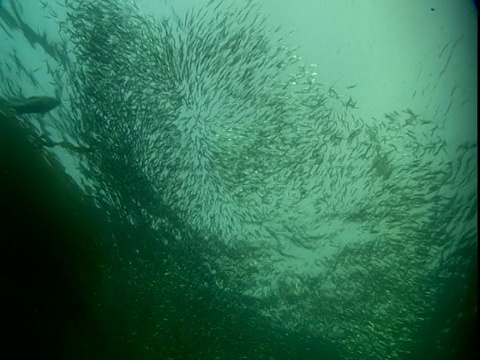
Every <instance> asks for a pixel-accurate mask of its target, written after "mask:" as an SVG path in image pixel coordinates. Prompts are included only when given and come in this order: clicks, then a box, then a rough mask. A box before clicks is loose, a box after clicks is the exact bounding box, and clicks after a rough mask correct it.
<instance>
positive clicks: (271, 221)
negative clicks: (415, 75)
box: [63, 0, 477, 359]
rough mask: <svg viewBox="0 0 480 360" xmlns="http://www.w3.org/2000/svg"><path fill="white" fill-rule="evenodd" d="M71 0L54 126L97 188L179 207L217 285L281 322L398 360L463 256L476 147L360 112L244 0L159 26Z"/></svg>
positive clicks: (163, 220)
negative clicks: (64, 86)
mask: <svg viewBox="0 0 480 360" xmlns="http://www.w3.org/2000/svg"><path fill="white" fill-rule="evenodd" d="M228 4H230V3H228ZM67 10H68V19H67V21H66V23H65V24H64V26H63V29H64V31H66V33H67V35H68V37H69V39H71V41H72V42H73V46H72V53H71V59H70V61H68V62H65V64H64V65H65V66H66V68H65V71H66V73H67V75H68V76H67V79H68V81H69V85H70V87H69V90H68V91H69V95H68V96H69V98H70V103H71V104H74V105H72V109H71V110H72V113H71V115H70V118H71V121H70V125H69V126H66V131H70V132H71V133H72V136H76V137H80V138H81V139H82V142H84V143H86V144H88V145H89V147H90V148H93V149H96V151H93V152H92V153H91V154H88V156H87V157H88V159H89V162H90V164H91V166H92V167H93V168H96V169H98V174H99V175H98V177H99V178H100V179H102V180H101V181H99V182H98V184H102V185H98V186H100V190H98V194H113V195H110V197H109V198H108V200H105V201H109V202H111V203H113V204H115V205H116V206H117V207H118V208H122V209H125V214H126V216H127V217H128V216H132V214H133V213H135V214H143V215H142V216H143V218H144V220H145V219H146V220H145V221H146V223H148V224H149V225H148V226H150V227H151V228H153V229H161V228H163V227H165V226H167V223H168V222H169V221H170V220H169V219H170V218H169V217H168V216H167V215H165V214H166V213H167V212H170V213H173V214H175V217H176V219H178V220H179V221H180V223H181V224H182V226H184V227H188V228H191V229H193V230H194V231H195V233H196V234H197V235H198V236H197V237H196V238H186V236H185V235H182V230H181V226H177V225H176V227H177V229H176V230H177V231H178V240H179V241H180V239H181V240H182V241H192V242H193V241H195V242H201V243H202V247H203V250H204V252H203V253H202V254H201V256H202V257H203V259H204V263H205V264H207V265H206V266H207V267H208V268H209V269H210V270H211V273H212V274H213V275H214V276H215V277H217V280H216V281H215V286H216V287H218V291H219V292H233V293H236V294H241V296H242V297H243V298H244V299H249V302H248V304H250V305H249V306H252V308H254V309H255V311H256V312H257V313H258V314H259V315H261V316H263V317H264V318H266V319H268V320H269V321H271V322H272V323H274V324H276V325H278V326H279V327H282V328H284V329H286V330H287V331H289V330H292V331H293V330H295V331H298V330H301V331H304V332H305V333H310V334H312V336H313V335H315V336H322V337H323V338H325V339H327V340H328V341H329V342H330V343H331V344H333V345H334V346H336V347H337V348H339V349H341V352H342V354H343V355H342V358H343V359H360V358H366V357H367V356H368V358H371V359H394V358H401V357H405V356H410V353H411V351H412V349H413V348H414V347H415V346H416V342H415V341H416V339H415V338H416V334H417V333H418V331H420V329H421V328H422V326H424V325H425V324H426V322H428V321H429V319H430V318H432V317H433V316H434V315H435V312H434V308H435V304H436V299H437V298H439V297H441V296H445V294H446V293H447V291H448V290H447V284H451V283H453V282H454V280H455V279H459V278H461V276H462V274H463V273H464V272H465V271H466V269H467V268H468V267H469V266H470V262H469V261H470V260H471V259H470V258H468V257H467V259H465V258H463V257H462V256H463V255H464V254H465V253H468V251H471V250H472V249H474V248H475V237H476V228H475V223H476V217H477V212H476V197H475V191H476V190H475V179H476V170H475V167H474V159H475V149H476V144H471V143H465V144H462V145H460V146H459V147H458V148H457V149H456V152H455V150H452V149H450V148H449V146H448V144H447V143H446V141H445V140H444V133H443V129H442V126H441V125H440V124H438V122H437V121H436V119H427V118H424V117H423V116H422V115H421V114H418V113H416V112H414V111H412V110H410V109H404V110H399V111H393V112H391V113H388V114H385V116H384V118H381V119H361V118H359V117H358V116H355V108H356V103H355V102H354V101H353V100H352V99H351V98H349V97H344V96H340V95H338V94H337V92H336V91H335V89H333V88H332V87H331V88H326V87H325V86H324V85H323V84H321V83H319V82H318V81H317V72H320V73H321V71H322V69H317V67H316V66H315V65H313V64H311V65H308V64H304V63H302V61H301V58H300V57H299V56H298V54H297V50H296V49H292V48H290V47H289V46H287V44H286V41H285V40H284V39H283V38H282V32H281V30H280V29H276V30H271V29H270V28H269V26H268V25H267V22H266V21H265V19H264V18H263V17H262V15H261V11H260V10H259V8H258V7H257V5H255V2H253V1H246V2H244V3H243V4H242V5H236V4H233V3H232V4H230V5H227V3H225V2H221V1H218V2H215V1H208V2H206V3H205V5H204V6H203V7H201V8H198V9H193V10H190V11H189V12H187V13H186V15H185V17H182V18H180V17H178V16H173V17H166V18H163V19H160V20H158V19H156V20H155V19H153V18H149V17H147V16H145V15H143V14H141V12H140V11H139V10H138V9H137V8H136V6H135V5H134V3H133V2H130V1H121V2H119V1H114V0H96V1H82V2H73V3H68V4H67ZM135 209H136V210H135ZM159 209H162V210H161V211H160V212H161V213H162V214H164V215H159ZM165 209H167V210H165ZM129 214H130V215H129ZM132 218H133V219H134V217H132ZM132 221H135V220H132ZM166 243H167V242H166V241H165V244H166ZM199 256H200V254H199ZM462 259H463V260H462ZM439 279H443V280H441V281H439ZM459 296H461V295H459ZM252 304H253V305H252Z"/></svg>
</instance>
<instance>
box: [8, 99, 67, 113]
mask: <svg viewBox="0 0 480 360" xmlns="http://www.w3.org/2000/svg"><path fill="white" fill-rule="evenodd" d="M0 104H3V107H8V108H10V109H12V110H14V111H15V114H17V115H22V114H45V113H46V112H48V111H50V110H53V109H55V108H56V107H57V106H58V105H60V100H58V99H56V98H53V97H49V96H33V97H29V98H26V99H23V100H10V101H7V100H2V99H0Z"/></svg>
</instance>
